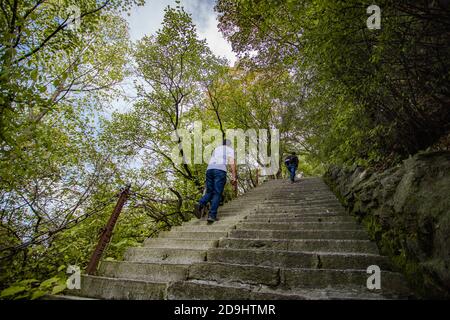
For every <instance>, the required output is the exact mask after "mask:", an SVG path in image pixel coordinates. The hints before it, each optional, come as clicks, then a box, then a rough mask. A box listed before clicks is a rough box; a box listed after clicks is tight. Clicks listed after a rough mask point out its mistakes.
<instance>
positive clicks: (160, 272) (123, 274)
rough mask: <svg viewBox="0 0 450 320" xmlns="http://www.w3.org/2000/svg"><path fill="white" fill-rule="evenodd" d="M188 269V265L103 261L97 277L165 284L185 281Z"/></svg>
mask: <svg viewBox="0 0 450 320" xmlns="http://www.w3.org/2000/svg"><path fill="white" fill-rule="evenodd" d="M188 269H189V265H188V264H173V263H142V262H131V261H103V262H102V263H101V264H100V267H99V269H98V275H99V276H101V277H106V278H119V279H133V280H143V281H150V282H152V281H157V282H161V281H164V282H167V281H176V280H185V279H187V275H188Z"/></svg>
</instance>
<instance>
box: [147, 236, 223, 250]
mask: <svg viewBox="0 0 450 320" xmlns="http://www.w3.org/2000/svg"><path fill="white" fill-rule="evenodd" d="M217 243H218V239H211V240H204V239H174V238H149V239H146V240H145V241H144V247H147V248H172V249H208V248H212V247H215V246H217Z"/></svg>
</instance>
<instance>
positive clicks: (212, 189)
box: [199, 169, 227, 219]
mask: <svg viewBox="0 0 450 320" xmlns="http://www.w3.org/2000/svg"><path fill="white" fill-rule="evenodd" d="M226 182H227V173H226V172H225V171H223V170H218V169H209V170H207V171H206V194H205V195H204V196H203V197H202V198H201V199H200V201H199V204H200V205H202V206H205V205H206V204H207V203H208V202H209V201H211V208H210V209H209V216H210V217H211V218H214V219H215V218H216V216H217V208H219V203H220V198H221V197H222V192H223V189H224V187H225V183H226Z"/></svg>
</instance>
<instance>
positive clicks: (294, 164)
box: [284, 152, 298, 183]
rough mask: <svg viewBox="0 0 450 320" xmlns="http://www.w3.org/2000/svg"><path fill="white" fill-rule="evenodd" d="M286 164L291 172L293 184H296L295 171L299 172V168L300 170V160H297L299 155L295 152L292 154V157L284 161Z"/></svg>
mask: <svg viewBox="0 0 450 320" xmlns="http://www.w3.org/2000/svg"><path fill="white" fill-rule="evenodd" d="M284 164H285V165H286V167H287V169H288V171H289V174H290V179H291V183H294V182H295V171H297V168H298V158H297V155H296V154H295V152H292V154H291V155H289V156H287V157H286V159H285V160H284Z"/></svg>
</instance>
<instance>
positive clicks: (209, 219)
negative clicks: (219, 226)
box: [206, 217, 219, 223]
mask: <svg viewBox="0 0 450 320" xmlns="http://www.w3.org/2000/svg"><path fill="white" fill-rule="evenodd" d="M206 221H208V223H213V222H215V221H219V219H217V218H213V217H208V219H207V220H206Z"/></svg>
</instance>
